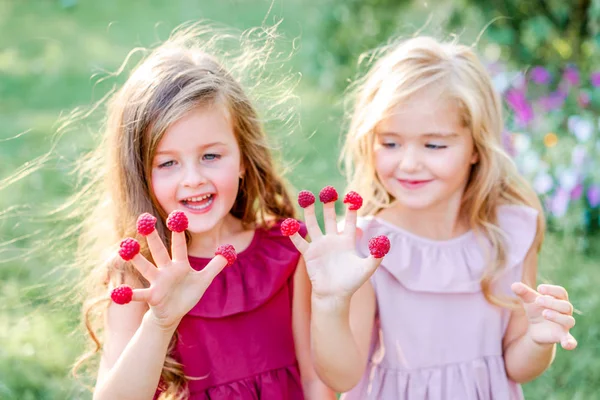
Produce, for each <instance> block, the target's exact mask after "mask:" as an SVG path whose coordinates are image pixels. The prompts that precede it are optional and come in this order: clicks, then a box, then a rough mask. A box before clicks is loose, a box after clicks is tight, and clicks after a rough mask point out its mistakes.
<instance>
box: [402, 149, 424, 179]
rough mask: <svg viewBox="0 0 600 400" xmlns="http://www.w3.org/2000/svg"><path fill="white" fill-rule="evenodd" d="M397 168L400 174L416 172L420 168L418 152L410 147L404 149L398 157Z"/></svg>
mask: <svg viewBox="0 0 600 400" xmlns="http://www.w3.org/2000/svg"><path fill="white" fill-rule="evenodd" d="M399 167H400V170H401V171H402V172H406V173H411V172H417V171H418V170H419V168H420V167H421V161H420V156H419V151H418V150H416V149H414V148H411V147H408V148H406V149H405V150H404V151H403V152H402V155H401V156H400V164H399Z"/></svg>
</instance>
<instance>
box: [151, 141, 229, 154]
mask: <svg viewBox="0 0 600 400" xmlns="http://www.w3.org/2000/svg"><path fill="white" fill-rule="evenodd" d="M217 146H227V145H226V144H225V143H223V142H212V143H206V144H203V145H201V146H198V148H200V149H208V148H211V147H217ZM171 153H174V151H172V150H162V151H157V152H156V153H155V154H156V155H160V154H171Z"/></svg>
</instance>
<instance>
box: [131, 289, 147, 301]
mask: <svg viewBox="0 0 600 400" xmlns="http://www.w3.org/2000/svg"><path fill="white" fill-rule="evenodd" d="M149 299H150V288H144V289H133V296H132V297H131V301H143V302H146V303H147V302H148V300H149Z"/></svg>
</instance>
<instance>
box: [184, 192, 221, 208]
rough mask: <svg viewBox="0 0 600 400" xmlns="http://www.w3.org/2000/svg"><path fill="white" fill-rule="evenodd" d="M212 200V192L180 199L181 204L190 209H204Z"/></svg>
mask: <svg viewBox="0 0 600 400" xmlns="http://www.w3.org/2000/svg"><path fill="white" fill-rule="evenodd" d="M213 201H214V196H213V195H212V194H205V195H204V196H197V197H188V198H187V199H184V200H181V204H182V205H183V206H184V207H187V208H189V209H191V210H204V209H206V208H208V207H210V205H211V204H212V203H213Z"/></svg>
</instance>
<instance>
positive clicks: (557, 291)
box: [538, 284, 569, 300]
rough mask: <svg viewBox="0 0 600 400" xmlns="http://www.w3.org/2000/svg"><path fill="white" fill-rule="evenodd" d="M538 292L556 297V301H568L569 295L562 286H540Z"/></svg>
mask: <svg viewBox="0 0 600 400" xmlns="http://www.w3.org/2000/svg"><path fill="white" fill-rule="evenodd" d="M538 292H540V293H541V294H547V295H549V296H553V297H556V298H557V299H561V300H569V293H567V290H566V289H565V288H564V287H562V286H558V285H547V284H542V285H539V286H538Z"/></svg>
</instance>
